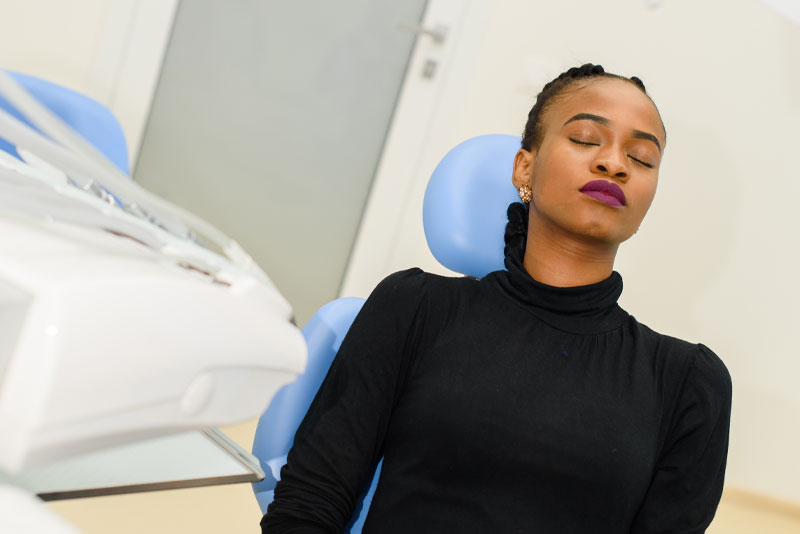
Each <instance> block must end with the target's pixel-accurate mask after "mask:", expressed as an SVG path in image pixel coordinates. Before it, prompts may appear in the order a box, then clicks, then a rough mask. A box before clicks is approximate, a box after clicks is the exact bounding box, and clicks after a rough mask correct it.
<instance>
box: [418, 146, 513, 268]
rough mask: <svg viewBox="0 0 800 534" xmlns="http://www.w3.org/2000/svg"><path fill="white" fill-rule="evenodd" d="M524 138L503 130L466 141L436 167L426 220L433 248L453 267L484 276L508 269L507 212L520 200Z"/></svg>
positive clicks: (426, 203) (427, 194)
mask: <svg viewBox="0 0 800 534" xmlns="http://www.w3.org/2000/svg"><path fill="white" fill-rule="evenodd" d="M520 141H521V140H520V138H519V137H517V136H514V135H504V134H491V135H481V136H479V137H473V138H472V139H467V140H466V141H464V142H462V143H460V144H458V145H457V146H456V147H455V148H453V149H452V150H450V152H448V153H447V155H445V157H444V158H442V161H441V162H440V163H439V165H438V166H437V167H436V169H435V170H434V171H433V175H432V176H431V179H430V182H428V188H427V189H426V190H425V199H424V201H423V205H422V224H423V227H424V229H425V238H426V239H427V241H428V248H429V249H430V250H431V252H432V253H433V256H434V257H435V258H436V259H437V260H438V261H439V263H441V264H442V265H444V266H445V267H447V268H448V269H451V270H453V271H455V272H457V273H462V274H466V275H468V276H473V277H475V278H483V277H484V276H486V275H487V274H488V273H490V272H492V271H497V270H500V269H503V268H504V267H503V258H504V256H503V246H504V243H503V233H504V230H505V226H506V222H507V219H506V210H507V209H508V205H509V204H511V203H512V202H515V201H516V202H519V196H518V194H517V190H516V189H515V188H514V185H513V184H512V183H511V174H512V170H513V163H514V156H515V154H516V153H517V151H518V150H519V148H520Z"/></svg>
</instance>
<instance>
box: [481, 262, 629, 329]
mask: <svg viewBox="0 0 800 534" xmlns="http://www.w3.org/2000/svg"><path fill="white" fill-rule="evenodd" d="M517 256H518V255H517V254H513V253H512V254H508V255H507V256H506V259H505V264H506V269H507V271H496V272H494V273H491V274H490V275H489V276H488V277H487V278H491V279H492V280H493V281H494V283H496V285H497V286H498V289H499V290H500V292H501V293H503V294H505V295H506V296H507V297H508V298H510V299H511V300H513V301H515V302H516V303H517V304H519V305H520V306H521V307H522V308H525V309H526V310H528V311H530V312H531V313H532V314H533V315H535V316H537V317H538V318H540V319H541V320H543V321H545V322H546V323H548V324H550V325H551V326H554V327H556V328H558V329H560V330H564V331H567V332H573V333H581V334H591V333H600V332H606V331H608V330H612V329H614V328H616V327H617V326H619V325H620V323H621V322H622V321H623V320H625V319H626V318H627V317H628V314H627V312H625V310H623V309H622V308H620V307H619V305H618V304H617V299H619V296H620V295H621V294H622V277H621V276H620V275H619V273H618V272H616V271H614V272H612V273H611V276H609V277H608V278H606V279H605V280H603V281H601V282H597V283H595V284H590V285H586V286H577V287H555V286H549V285H547V284H543V283H541V282H538V281H536V280H534V279H533V277H531V275H530V274H529V273H528V271H527V270H525V267H524V266H523V264H522V258H520V257H517ZM520 256H521V254H520Z"/></svg>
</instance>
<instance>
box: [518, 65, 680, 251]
mask: <svg viewBox="0 0 800 534" xmlns="http://www.w3.org/2000/svg"><path fill="white" fill-rule="evenodd" d="M577 83H578V84H580V83H581V82H577ZM584 83H585V85H583V86H580V85H578V86H577V88H576V87H573V88H570V89H568V90H567V92H566V93H565V94H563V95H562V96H561V97H560V98H559V100H558V101H556V102H554V103H553V104H552V105H551V106H550V107H549V108H548V109H547V110H546V112H545V115H544V117H543V118H544V121H543V125H542V126H543V134H544V135H543V137H542V142H541V145H540V146H539V148H538V149H534V150H532V151H531V152H528V151H527V150H520V151H519V153H518V154H517V156H516V159H515V160H514V178H513V181H514V185H515V186H516V187H519V186H520V185H522V184H523V183H527V184H529V185H530V187H531V190H532V191H533V199H532V200H531V203H530V206H531V221H530V222H531V228H532V229H537V230H547V229H549V230H559V231H561V232H566V233H567V234H570V235H572V236H575V237H579V238H584V239H589V240H591V241H594V242H599V243H603V244H607V245H618V244H619V243H621V242H623V241H625V240H626V239H628V238H629V237H630V236H631V235H633V234H634V233H635V232H636V230H637V229H638V228H639V225H640V224H641V222H642V219H643V218H644V216H645V214H646V213H647V210H648V209H649V208H650V204H651V203H652V201H653V197H654V196H655V192H656V185H657V183H658V168H659V165H660V163H661V154H662V151H663V149H664V145H665V142H666V134H665V131H664V127H663V125H662V123H661V118H660V117H659V114H658V111H657V110H656V107H655V106H654V105H653V103H652V102H651V101H650V99H649V98H648V97H647V96H646V95H645V94H644V93H643V92H642V91H641V90H640V89H639V88H637V87H636V86H635V85H633V84H632V83H630V82H627V81H625V80H617V79H600V80H592V81H589V82H588V83H587V82H584Z"/></svg>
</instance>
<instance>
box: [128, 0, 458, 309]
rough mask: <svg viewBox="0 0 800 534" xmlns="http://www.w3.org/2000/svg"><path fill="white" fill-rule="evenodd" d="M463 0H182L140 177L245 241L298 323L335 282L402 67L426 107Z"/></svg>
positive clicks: (400, 84)
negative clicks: (426, 27)
mask: <svg viewBox="0 0 800 534" xmlns="http://www.w3.org/2000/svg"><path fill="white" fill-rule="evenodd" d="M463 5H465V3H462V2H456V1H452V0H451V1H443V0H430V1H427V2H426V1H425V0H413V1H405V2H373V1H370V0H346V1H339V2H323V1H319V0H316V1H314V0H302V1H298V0H292V1H289V0H284V1H272V2H263V1H259V0H242V1H239V2H225V3H221V2H215V1H212V0H202V1H200V0H194V1H192V2H181V3H180V5H179V6H178V10H177V13H176V16H175V23H174V28H173V31H172V36H171V39H170V42H169V45H168V48H167V50H166V53H165V57H164V63H163V67H162V72H161V77H160V80H159V83H158V86H157V88H156V91H155V96H154V99H153V103H152V108H151V114H150V118H149V120H148V124H147V127H146V129H145V132H144V135H143V139H142V144H141V150H140V153H139V156H138V159H137V164H136V167H135V171H134V179H135V180H136V181H138V182H139V183H141V184H142V185H143V186H145V187H146V188H148V189H150V190H152V191H154V192H155V193H157V194H159V195H161V196H163V197H165V198H167V199H169V200H172V201H174V202H176V203H177V204H179V205H182V206H184V207H185V208H187V209H189V210H190V211H193V212H195V213H197V214H198V215H200V216H202V217H203V218H205V219H207V220H208V221H209V222H211V223H213V224H215V225H216V226H218V227H219V228H220V229H221V230H223V231H224V232H226V233H227V234H229V235H231V236H232V237H233V238H234V239H236V240H237V241H239V243H240V244H241V245H242V246H243V247H244V248H245V249H246V250H247V251H248V252H249V253H250V254H251V255H252V256H253V258H254V259H255V260H256V261H257V262H258V263H259V264H260V265H261V266H262V267H263V268H264V270H265V271H266V272H267V274H268V275H269V276H270V278H271V279H272V280H273V281H274V282H275V284H276V285H277V287H278V288H279V290H280V291H281V292H282V293H283V294H284V296H286V298H287V299H288V300H289V301H290V302H291V303H292V305H293V307H294V309H295V313H296V317H297V320H298V324H300V325H302V324H304V323H305V322H306V321H307V320H308V318H310V316H311V315H312V314H313V313H314V311H316V309H317V308H319V307H320V306H321V305H323V304H324V303H326V302H328V301H330V300H332V299H334V298H336V296H337V295H338V294H339V292H340V289H341V286H342V281H343V278H344V275H345V271H346V269H347V266H348V262H349V260H350V256H351V251H352V249H353V243H354V240H355V238H356V234H357V232H358V229H359V225H360V223H361V221H362V213H363V211H364V206H365V204H366V201H367V196H368V194H369V192H370V189H371V187H372V183H373V177H374V176H375V172H376V168H377V166H378V162H379V160H380V157H381V153H382V150H383V147H384V143H385V141H386V138H387V131H388V129H389V126H390V123H391V121H392V117H393V115H394V112H395V108H396V106H397V104H398V95H399V94H400V92H401V89H403V88H404V87H405V88H406V89H407V85H408V84H405V85H404V80H406V75H407V74H408V75H409V76H412V74H413V76H414V83H416V84H419V85H421V86H423V87H424V88H425V91H423V93H425V94H423V95H422V96H421V97H420V98H419V102H418V103H417V107H420V106H422V107H423V108H424V107H425V106H427V105H428V104H427V102H428V101H429V100H430V99H431V98H433V97H434V96H435V94H436V91H437V87H438V85H437V84H438V79H440V77H441V70H442V64H441V60H442V57H441V51H442V50H445V49H447V39H448V35H447V32H448V30H449V31H452V29H453V28H454V27H455V25H456V23H457V21H458V19H459V14H460V13H461V11H462V10H463V7H462V6H463ZM426 8H427V15H426ZM431 14H436V16H437V17H438V22H437V25H438V26H440V28H439V30H440V31H441V37H440V36H439V34H438V33H437V32H436V31H434V32H424V31H423V32H420V30H419V28H418V27H419V26H421V24H423V23H425V22H426V21H427V19H428V18H429V16H430V15H431ZM418 36H419V37H418ZM415 43H416V45H417V52H415V55H414V58H416V57H417V55H418V54H419V53H422V51H424V50H428V56H429V57H428V58H427V59H428V61H423V63H422V64H419V63H418V62H415V61H410V58H412V52H414V47H415ZM420 69H422V70H420ZM403 90H404V91H405V89H403ZM426 98H427V100H426ZM426 109H427V108H426ZM417 117H418V119H415V120H419V121H420V123H418V124H417V128H418V129H419V130H420V131H424V129H425V123H426V121H427V120H428V117H427V116H426V114H424V113H423V114H418V115H417ZM406 154H407V156H406V159H409V160H411V159H414V157H415V155H414V154H410V153H408V152H406Z"/></svg>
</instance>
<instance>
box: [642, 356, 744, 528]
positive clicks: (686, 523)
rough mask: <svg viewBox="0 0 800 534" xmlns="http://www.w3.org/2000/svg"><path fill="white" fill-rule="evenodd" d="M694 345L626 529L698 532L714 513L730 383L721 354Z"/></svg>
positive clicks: (721, 474) (721, 477) (722, 472)
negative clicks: (662, 438) (644, 491)
mask: <svg viewBox="0 0 800 534" xmlns="http://www.w3.org/2000/svg"><path fill="white" fill-rule="evenodd" d="M698 347H699V351H698V353H697V354H696V355H695V356H694V358H692V362H691V363H690V364H689V369H688V375H687V377H686V380H685V382H684V385H683V389H682V391H681V396H680V399H679V401H678V404H677V409H676V410H675V413H674V415H673V420H672V422H671V429H670V431H669V434H668V436H667V439H666V441H665V443H664V449H663V451H662V453H661V456H660V458H659V461H658V464H657V466H656V470H655V473H654V475H653V479H652V482H651V483H650V488H649V489H648V491H647V494H646V495H645V498H644V501H643V503H642V506H641V508H640V509H639V512H638V514H637V516H636V519H635V520H634V523H633V527H632V528H631V534H667V533H669V534H703V533H704V532H705V531H706V528H707V527H708V525H709V524H710V523H711V520H712V519H714V514H715V513H716V510H717V505H718V504H719V500H720V497H721V496H722V486H723V482H724V480H725V465H726V460H727V455H728V434H729V427H730V416H731V389H732V388H731V378H730V374H729V373H728V370H727V369H726V367H725V364H723V363H722V360H720V359H719V357H717V355H716V354H714V353H713V352H712V351H711V350H710V349H708V348H707V347H705V346H703V345H698Z"/></svg>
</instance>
